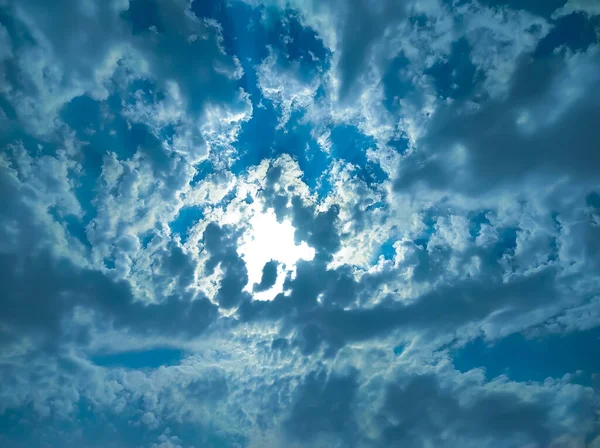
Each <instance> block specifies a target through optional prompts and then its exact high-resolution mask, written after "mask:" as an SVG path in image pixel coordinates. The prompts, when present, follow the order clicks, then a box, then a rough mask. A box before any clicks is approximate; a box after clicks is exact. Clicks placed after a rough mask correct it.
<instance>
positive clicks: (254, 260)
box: [238, 209, 315, 300]
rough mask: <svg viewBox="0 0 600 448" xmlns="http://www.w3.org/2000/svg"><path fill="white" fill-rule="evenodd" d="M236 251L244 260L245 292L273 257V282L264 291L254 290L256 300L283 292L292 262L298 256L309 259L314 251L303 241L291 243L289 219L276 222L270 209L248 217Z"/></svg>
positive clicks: (292, 229) (250, 287)
mask: <svg viewBox="0 0 600 448" xmlns="http://www.w3.org/2000/svg"><path fill="white" fill-rule="evenodd" d="M238 253H239V254H240V255H241V256H242V258H243V259H244V261H245V262H246V267H247V269H248V284H247V285H246V288H245V289H246V291H249V292H250V291H252V287H253V286H254V284H255V283H260V281H261V278H262V270H263V267H264V265H265V263H267V262H269V261H271V260H275V261H277V262H278V263H279V266H278V268H277V281H276V282H275V285H274V286H273V287H272V288H271V289H269V290H267V291H264V292H258V293H254V298H255V299H256V300H273V299H274V298H275V296H276V295H277V294H279V293H280V292H282V291H283V283H284V281H285V276H286V275H287V273H289V272H290V271H292V272H294V270H295V267H296V262H297V261H298V260H300V259H303V260H308V261H310V260H312V259H313V258H314V256H315V250H314V249H313V248H312V247H310V246H308V244H306V243H305V242H304V241H303V242H302V243H301V244H300V245H296V244H295V243H294V227H293V226H292V223H291V222H290V221H289V220H284V221H283V222H281V223H280V222H277V219H276V217H275V213H274V211H273V209H268V210H267V212H266V213H259V212H256V213H255V214H254V216H252V218H250V226H249V228H248V230H247V231H246V233H245V234H244V236H243V238H242V244H241V245H240V247H239V248H238Z"/></svg>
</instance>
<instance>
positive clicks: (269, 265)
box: [252, 260, 279, 292]
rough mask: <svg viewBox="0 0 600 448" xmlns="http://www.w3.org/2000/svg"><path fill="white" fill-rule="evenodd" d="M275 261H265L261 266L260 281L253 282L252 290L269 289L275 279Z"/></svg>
mask: <svg viewBox="0 0 600 448" xmlns="http://www.w3.org/2000/svg"><path fill="white" fill-rule="evenodd" d="M277 266H279V263H277V262H276V261H275V260H271V261H267V262H266V263H265V265H264V266H263V270H262V277H261V279H260V283H255V284H254V286H253V287H252V290H253V291H254V292H261V291H267V290H268V289H271V288H272V287H273V285H274V284H275V282H276V281H277Z"/></svg>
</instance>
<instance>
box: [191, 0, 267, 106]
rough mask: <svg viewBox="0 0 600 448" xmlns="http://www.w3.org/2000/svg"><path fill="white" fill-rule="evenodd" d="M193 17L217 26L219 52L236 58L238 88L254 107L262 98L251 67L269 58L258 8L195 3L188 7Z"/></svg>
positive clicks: (222, 1)
mask: <svg viewBox="0 0 600 448" xmlns="http://www.w3.org/2000/svg"><path fill="white" fill-rule="evenodd" d="M191 8H192V11H193V12H194V14H196V16H198V17H202V18H207V19H214V20H216V21H217V22H218V23H219V24H220V25H221V34H222V36H223V48H224V49H225V51H226V52H227V54H230V55H235V56H237V57H238V59H239V61H240V64H241V65H242V68H243V70H244V76H243V77H242V79H240V81H239V85H240V87H242V88H243V89H244V91H246V92H247V93H249V94H250V98H251V100H252V103H253V105H254V106H256V105H257V104H258V103H259V102H260V100H261V98H262V95H261V94H260V90H259V88H258V78H257V76H256V70H255V66H256V64H258V63H260V61H261V60H262V59H264V58H266V57H267V56H268V55H269V51H268V48H267V44H268V39H267V35H266V32H265V30H264V27H263V26H262V23H261V11H260V8H252V7H251V6H250V5H248V4H246V3H244V2H242V1H231V2H228V1H225V0H218V1H214V2H212V1H210V2H209V1H196V2H193V3H192V6H191Z"/></svg>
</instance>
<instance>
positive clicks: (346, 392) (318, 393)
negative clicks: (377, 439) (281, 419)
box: [284, 370, 358, 446]
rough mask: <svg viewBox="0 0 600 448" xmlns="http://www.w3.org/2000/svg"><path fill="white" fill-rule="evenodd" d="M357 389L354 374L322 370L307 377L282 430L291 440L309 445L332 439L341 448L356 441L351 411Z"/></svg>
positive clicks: (298, 391) (300, 387)
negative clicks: (317, 440) (322, 438)
mask: <svg viewBox="0 0 600 448" xmlns="http://www.w3.org/2000/svg"><path fill="white" fill-rule="evenodd" d="M357 389H358V381H357V373H356V372H350V373H348V374H345V375H339V374H333V373H331V374H328V373H327V372H326V371H325V370H320V371H315V372H312V373H310V374H308V375H307V377H306V378H305V379H304V382H303V383H302V384H301V385H300V386H299V387H298V390H297V391H296V393H295V399H294V403H293V406H292V410H291V413H290V415H289V416H288V418H287V419H286V422H285V423H284V427H285V428H286V429H287V431H288V433H289V434H290V436H291V437H293V438H294V439H298V440H301V441H303V442H305V443H309V444H310V443H311V442H312V441H314V440H315V439H317V438H318V437H319V436H323V435H334V436H335V437H337V438H340V439H341V440H342V441H343V443H344V446H354V444H355V442H356V441H357V439H356V437H357V433H356V423H355V421H354V415H353V408H354V400H355V396H356V392H357Z"/></svg>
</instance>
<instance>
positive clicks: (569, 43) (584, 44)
mask: <svg viewBox="0 0 600 448" xmlns="http://www.w3.org/2000/svg"><path fill="white" fill-rule="evenodd" d="M599 28H600V16H592V17H588V16H587V15H586V14H583V13H580V12H574V13H571V14H568V15H565V16H562V17H559V18H558V19H557V20H556V21H555V22H554V24H553V27H552V28H551V29H550V31H549V32H548V34H547V35H546V36H545V37H544V38H543V39H542V40H541V41H540V42H539V43H538V46H537V48H536V49H535V52H534V56H535V57H538V58H540V57H547V56H551V55H552V53H553V52H554V51H555V50H556V49H557V48H559V47H563V46H564V47H566V48H568V49H570V50H571V51H574V52H575V51H583V50H586V49H587V48H588V47H589V46H590V45H592V44H594V43H596V42H598V34H597V30H598V29H599Z"/></svg>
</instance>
